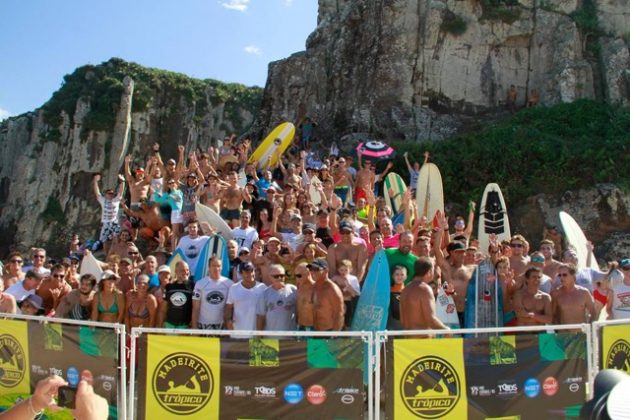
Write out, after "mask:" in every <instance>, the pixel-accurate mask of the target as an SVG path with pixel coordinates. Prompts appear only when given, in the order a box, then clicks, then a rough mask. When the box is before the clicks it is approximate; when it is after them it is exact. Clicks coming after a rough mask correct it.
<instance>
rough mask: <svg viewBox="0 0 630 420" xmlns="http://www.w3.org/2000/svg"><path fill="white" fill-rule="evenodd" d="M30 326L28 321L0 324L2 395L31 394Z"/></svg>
mask: <svg viewBox="0 0 630 420" xmlns="http://www.w3.org/2000/svg"><path fill="white" fill-rule="evenodd" d="M30 370H31V365H30V364H29V361H28V324H27V322H26V321H17V320H7V319H5V320H3V321H2V322H0V395H5V396H7V395H10V394H23V393H26V394H30V393H31V386H30V382H31V380H30Z"/></svg>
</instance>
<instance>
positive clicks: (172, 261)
mask: <svg viewBox="0 0 630 420" xmlns="http://www.w3.org/2000/svg"><path fill="white" fill-rule="evenodd" d="M180 261H184V262H186V255H184V252H183V251H182V250H181V249H179V248H177V249H176V250H175V252H173V255H171V258H169V259H168V262H167V263H166V265H168V266H169V267H170V268H171V273H172V276H173V278H175V266H176V265H177V263H178V262H180Z"/></svg>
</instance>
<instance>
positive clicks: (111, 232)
mask: <svg viewBox="0 0 630 420" xmlns="http://www.w3.org/2000/svg"><path fill="white" fill-rule="evenodd" d="M118 179H119V180H120V185H119V187H118V194H116V196H114V190H113V189H111V188H108V189H107V190H105V194H101V190H100V189H99V187H98V182H99V181H100V180H101V175H100V174H96V175H94V177H93V178H92V190H93V191H94V195H95V196H96V200H97V201H98V203H99V204H100V205H101V210H102V211H101V233H100V235H99V241H100V242H101V243H102V244H103V247H104V249H105V253H108V252H109V248H110V246H111V241H112V239H114V236H117V235H118V234H119V233H120V225H119V224H118V211H119V209H120V202H121V201H122V197H123V193H124V192H125V178H124V177H123V176H122V175H118Z"/></svg>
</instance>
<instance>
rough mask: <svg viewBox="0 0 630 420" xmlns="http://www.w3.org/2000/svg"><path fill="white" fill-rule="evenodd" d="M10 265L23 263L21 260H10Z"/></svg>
mask: <svg viewBox="0 0 630 420" xmlns="http://www.w3.org/2000/svg"><path fill="white" fill-rule="evenodd" d="M11 262H12V263H18V264H22V263H23V262H24V261H22V260H11Z"/></svg>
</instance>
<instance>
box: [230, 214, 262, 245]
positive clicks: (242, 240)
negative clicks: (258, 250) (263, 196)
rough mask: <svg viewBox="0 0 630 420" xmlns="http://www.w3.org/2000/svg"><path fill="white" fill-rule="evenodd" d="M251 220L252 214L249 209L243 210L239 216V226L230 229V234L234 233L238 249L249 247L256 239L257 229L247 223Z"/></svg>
mask: <svg viewBox="0 0 630 420" xmlns="http://www.w3.org/2000/svg"><path fill="white" fill-rule="evenodd" d="M251 220H252V215H251V213H250V212H249V210H243V211H242V212H241V216H240V221H241V224H240V226H238V227H235V228H234V229H232V235H234V240H235V241H236V243H237V244H238V249H239V250H240V249H241V248H243V247H245V248H248V249H250V248H251V247H252V243H253V242H254V241H257V240H258V231H257V230H256V229H255V228H253V227H251V226H250V225H249V223H250V221H251Z"/></svg>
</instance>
